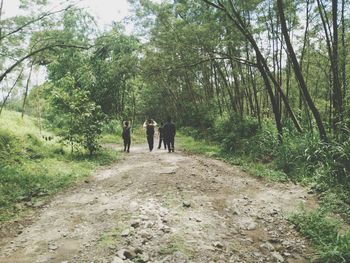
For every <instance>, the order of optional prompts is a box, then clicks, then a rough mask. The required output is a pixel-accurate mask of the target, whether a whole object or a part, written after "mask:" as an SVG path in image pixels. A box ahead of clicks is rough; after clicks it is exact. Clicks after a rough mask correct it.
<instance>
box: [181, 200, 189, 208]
mask: <svg viewBox="0 0 350 263" xmlns="http://www.w3.org/2000/svg"><path fill="white" fill-rule="evenodd" d="M182 206H183V207H191V203H190V202H188V201H184V202H183V203H182Z"/></svg>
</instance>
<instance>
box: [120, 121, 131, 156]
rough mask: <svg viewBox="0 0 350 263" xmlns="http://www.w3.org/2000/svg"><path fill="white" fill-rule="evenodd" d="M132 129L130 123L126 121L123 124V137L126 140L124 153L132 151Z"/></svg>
mask: <svg viewBox="0 0 350 263" xmlns="http://www.w3.org/2000/svg"><path fill="white" fill-rule="evenodd" d="M130 130H131V127H130V126H129V122H128V121H124V123H123V133H122V137H123V140H124V152H125V151H126V152H129V151H130V144H131V134H130Z"/></svg>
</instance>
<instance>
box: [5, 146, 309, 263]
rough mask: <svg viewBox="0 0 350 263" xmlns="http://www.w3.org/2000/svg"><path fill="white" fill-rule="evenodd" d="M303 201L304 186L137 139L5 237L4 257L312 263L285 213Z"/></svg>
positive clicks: (8, 261) (10, 261) (16, 262)
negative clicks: (136, 143)
mask: <svg viewBox="0 0 350 263" xmlns="http://www.w3.org/2000/svg"><path fill="white" fill-rule="evenodd" d="M300 203H305V204H306V205H313V204H314V198H313V197H312V196H309V195H308V194H307V193H306V191H305V190H304V189H302V188H301V187H299V186H295V185H292V184H278V183H267V182H264V181H262V180H257V179H255V178H252V177H250V176H248V175H247V174H245V173H243V172H242V171H240V170H239V169H238V168H235V167H232V166H230V165H228V164H225V163H223V162H221V161H217V160H212V159H208V158H205V157H200V156H192V155H187V154H184V153H181V152H177V153H171V154H168V153H167V152H165V151H164V150H156V151H154V152H152V153H148V152H147V150H146V147H144V146H139V147H136V148H133V149H132V152H131V153H130V154H129V155H127V156H126V158H125V159H124V160H122V161H120V162H119V163H116V164H113V165H111V166H109V167H105V168H103V169H101V170H100V171H99V172H97V173H96V174H95V175H94V176H92V177H91V178H90V179H89V181H87V182H85V183H82V184H81V185H78V186H76V187H74V188H72V189H69V190H67V191H65V192H63V193H61V194H58V195H57V196H55V198H54V200H53V201H51V202H50V203H49V204H48V205H46V206H44V207H42V208H41V209H40V211H39V213H38V215H37V216H36V218H35V220H33V223H31V224H30V225H28V226H26V227H25V228H24V229H22V230H20V231H19V232H18V235H17V236H16V237H14V238H11V239H4V238H3V239H2V240H1V239H0V244H3V245H2V246H1V247H0V263H24V262H26V263H27V262H28V263H35V262H59V263H63V262H65V263H67V262H69V263H71V262H106V263H110V262H113V263H119V262H153V263H155V262H174V263H181V262H203V263H204V262H205V263H209V262H222V263H224V262H225V263H226V262H306V261H307V260H306V258H307V257H308V255H310V253H311V252H310V251H311V250H310V249H309V248H308V245H307V243H306V241H305V240H304V239H303V238H301V237H300V236H299V235H298V234H297V232H296V231H295V230H294V229H293V227H291V226H290V225H289V224H288V223H287V221H286V220H285V219H284V217H286V216H287V214H288V213H289V212H291V211H293V210H295V209H297V208H298V205H299V204H300ZM123 259H124V260H123Z"/></svg>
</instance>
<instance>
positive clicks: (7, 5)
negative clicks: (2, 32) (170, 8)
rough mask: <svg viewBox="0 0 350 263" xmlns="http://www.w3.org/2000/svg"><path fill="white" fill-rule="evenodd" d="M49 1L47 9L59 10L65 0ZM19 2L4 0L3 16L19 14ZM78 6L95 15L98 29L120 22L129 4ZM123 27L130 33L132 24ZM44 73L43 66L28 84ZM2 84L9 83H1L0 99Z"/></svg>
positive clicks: (94, 1) (83, 0) (111, 1)
mask: <svg viewBox="0 0 350 263" xmlns="http://www.w3.org/2000/svg"><path fill="white" fill-rule="evenodd" d="M78 1H79V0H77V2H78ZM49 2H50V3H51V5H50V8H49V9H51V6H52V9H53V10H59V9H60V6H61V5H60V3H62V2H63V3H64V2H66V1H62V0H50V1H49ZM19 3H20V1H19V0H4V5H3V18H6V17H13V16H15V15H18V14H20V9H19ZM64 6H65V5H64ZM78 6H79V7H83V8H85V9H87V10H88V12H89V13H90V14H91V15H93V16H94V17H95V19H96V21H97V24H98V26H99V27H100V29H104V28H106V27H108V26H110V25H111V24H112V22H113V21H116V22H122V21H123V19H124V18H126V17H127V16H129V15H130V12H129V9H130V5H129V4H128V2H127V0H80V1H79V3H78ZM61 7H62V6H61ZM45 10H48V9H45ZM125 29H126V33H131V32H132V25H130V24H127V25H125ZM46 75H47V74H46V70H45V69H44V68H41V69H39V70H38V71H36V72H34V73H33V75H32V80H31V84H30V86H33V85H38V84H42V83H43V82H45V79H46ZM3 85H4V86H10V84H7V83H2V84H1V85H0V101H1V100H2V98H3V96H4V94H6V93H4V92H3V91H2V88H3Z"/></svg>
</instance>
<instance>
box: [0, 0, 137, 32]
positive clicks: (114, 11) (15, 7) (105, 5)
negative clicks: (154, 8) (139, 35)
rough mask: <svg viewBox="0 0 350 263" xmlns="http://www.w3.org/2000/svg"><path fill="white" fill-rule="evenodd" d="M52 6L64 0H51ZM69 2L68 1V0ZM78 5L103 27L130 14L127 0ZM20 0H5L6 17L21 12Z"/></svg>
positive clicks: (97, 0)
mask: <svg viewBox="0 0 350 263" xmlns="http://www.w3.org/2000/svg"><path fill="white" fill-rule="evenodd" d="M49 2H50V3H51V4H50V6H53V7H54V6H63V5H62V3H64V2H65V1H62V0H51V1H49ZM66 2H68V1H66ZM76 2H78V4H77V6H79V7H83V8H84V9H86V10H87V11H88V12H89V13H90V14H91V15H93V16H94V17H95V18H96V21H97V23H98V25H99V26H100V27H101V28H103V27H105V26H108V25H111V23H112V22H113V21H117V22H121V21H122V20H123V19H124V18H125V17H127V16H128V15H130V12H129V4H128V2H127V0H80V1H76ZM19 3H20V1H19V0H4V8H3V9H4V10H3V12H4V17H11V16H15V15H16V14H18V13H19V11H20V10H19Z"/></svg>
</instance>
